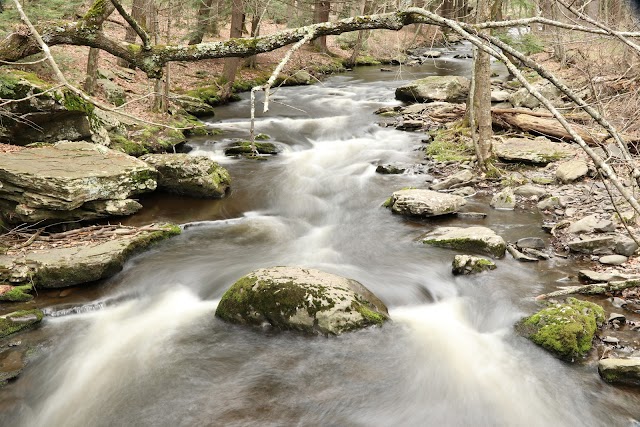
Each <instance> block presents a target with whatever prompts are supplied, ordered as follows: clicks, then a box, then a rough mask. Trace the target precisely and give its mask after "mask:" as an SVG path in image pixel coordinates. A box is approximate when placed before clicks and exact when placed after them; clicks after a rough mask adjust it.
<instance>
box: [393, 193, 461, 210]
mask: <svg viewBox="0 0 640 427" xmlns="http://www.w3.org/2000/svg"><path fill="white" fill-rule="evenodd" d="M466 203H467V201H466V200H465V199H464V197H461V196H455V195H453V194H445V193H438V192H437V191H431V190H422V189H417V188H413V189H407V190H400V191H396V192H394V193H393V194H392V195H391V199H390V200H389V202H388V205H389V206H390V207H391V211H392V212H393V213H397V214H401V215H412V216H422V217H430V216H439V215H446V214H451V213H455V212H457V211H458V209H460V208H461V207H462V206H464V205H465V204H466Z"/></svg>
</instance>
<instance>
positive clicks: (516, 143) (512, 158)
mask: <svg viewBox="0 0 640 427" xmlns="http://www.w3.org/2000/svg"><path fill="white" fill-rule="evenodd" d="M493 150H494V152H495V154H496V156H497V157H498V158H499V159H501V160H504V161H507V162H518V163H531V164H539V165H546V164H547V163H551V162H554V161H557V160H560V159H563V158H565V157H570V156H574V155H575V153H576V151H575V149H574V148H573V147H571V146H570V145H569V144H565V143H558V142H551V141H549V140H548V139H547V138H545V137H538V138H535V139H531V138H508V139H506V140H496V141H494V143H493Z"/></svg>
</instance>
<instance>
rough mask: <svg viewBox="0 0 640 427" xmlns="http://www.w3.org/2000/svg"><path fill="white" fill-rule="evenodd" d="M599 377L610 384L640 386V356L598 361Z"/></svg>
mask: <svg viewBox="0 0 640 427" xmlns="http://www.w3.org/2000/svg"><path fill="white" fill-rule="evenodd" d="M598 373H599V374H600V377H601V378H602V379H603V380H605V381H606V382H608V383H611V384H621V385H630V386H635V387H639V386H640V358H639V357H633V358H630V359H602V360H600V361H599V362H598Z"/></svg>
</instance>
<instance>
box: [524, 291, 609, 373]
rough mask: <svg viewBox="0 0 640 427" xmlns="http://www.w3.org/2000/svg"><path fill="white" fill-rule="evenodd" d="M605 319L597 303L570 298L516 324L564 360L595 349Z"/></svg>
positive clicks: (525, 333) (571, 359) (531, 338)
mask: <svg viewBox="0 0 640 427" xmlns="http://www.w3.org/2000/svg"><path fill="white" fill-rule="evenodd" d="M604 321H605V316H604V310H603V309H602V307H600V306H599V305H597V304H594V303H591V302H587V301H580V300H578V299H575V298H567V300H566V301H565V302H564V303H558V304H550V305H549V306H548V307H546V308H544V309H542V310H540V311H538V312H537V313H535V314H534V315H532V316H529V317H526V318H524V319H522V320H521V321H520V322H519V323H518V324H517V325H516V328H517V330H518V332H519V333H521V334H522V335H524V336H525V337H527V338H529V339H530V340H531V341H533V342H534V343H536V344H538V345H539V346H541V347H543V348H544V349H545V350H548V351H550V352H552V353H554V354H555V355H556V356H558V357H560V358H561V359H563V360H567V361H574V360H575V359H576V358H581V357H584V356H586V355H587V353H588V352H589V350H591V346H592V341H593V337H594V335H595V333H596V329H597V328H598V326H600V325H602V324H603V323H604Z"/></svg>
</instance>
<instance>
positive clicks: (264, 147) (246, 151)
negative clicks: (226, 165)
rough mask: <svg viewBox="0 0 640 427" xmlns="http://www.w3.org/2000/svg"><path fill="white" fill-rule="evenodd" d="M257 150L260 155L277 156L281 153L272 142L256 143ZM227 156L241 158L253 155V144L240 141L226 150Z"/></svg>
mask: <svg viewBox="0 0 640 427" xmlns="http://www.w3.org/2000/svg"><path fill="white" fill-rule="evenodd" d="M255 147H256V150H257V151H258V154H269V155H274V156H275V155H276V154H278V153H279V152H280V149H279V148H278V146H277V145H275V144H273V143H271V142H256V143H255ZM224 154H225V156H241V155H251V154H253V153H252V151H251V142H249V141H239V142H234V143H233V144H231V145H229V146H228V147H227V148H225V149H224Z"/></svg>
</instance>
